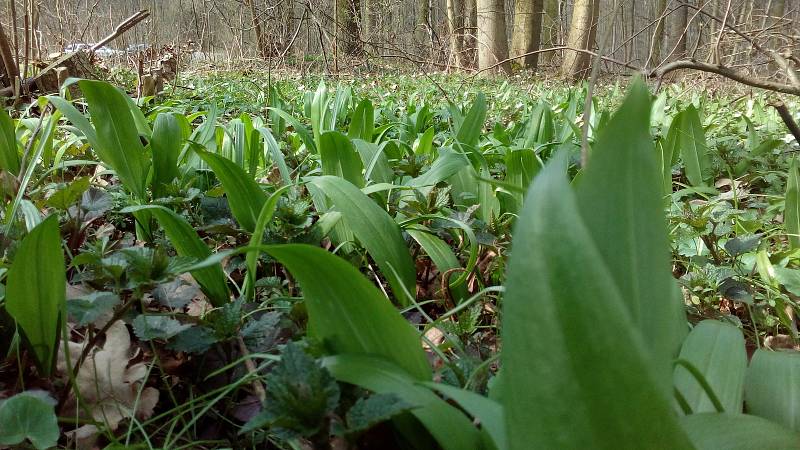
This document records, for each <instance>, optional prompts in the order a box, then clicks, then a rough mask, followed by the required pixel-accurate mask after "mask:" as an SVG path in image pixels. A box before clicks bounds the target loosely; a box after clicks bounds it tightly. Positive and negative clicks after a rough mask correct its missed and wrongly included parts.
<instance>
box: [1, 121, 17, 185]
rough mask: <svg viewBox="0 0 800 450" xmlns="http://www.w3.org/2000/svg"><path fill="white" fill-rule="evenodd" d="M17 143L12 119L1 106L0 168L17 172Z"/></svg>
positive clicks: (13, 172) (15, 173)
mask: <svg viewBox="0 0 800 450" xmlns="http://www.w3.org/2000/svg"><path fill="white" fill-rule="evenodd" d="M19 165H20V161H19V145H18V144H17V136H16V134H15V133H14V121H13V120H12V119H11V116H9V115H8V111H6V110H5V108H3V110H2V111H0V169H3V170H7V171H9V172H11V173H12V174H14V175H17V174H19Z"/></svg>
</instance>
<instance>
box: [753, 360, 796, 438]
mask: <svg viewBox="0 0 800 450" xmlns="http://www.w3.org/2000/svg"><path fill="white" fill-rule="evenodd" d="M798 373H800V353H798V352H773V351H770V350H764V349H758V350H756V352H755V354H754V355H753V358H752V359H751V360H750V367H749V368H748V369H747V378H746V380H745V388H744V400H745V403H746V404H747V411H748V412H749V413H750V414H753V415H756V416H760V417H763V418H765V419H769V420H771V421H773V422H777V423H779V424H781V425H783V426H785V427H788V428H791V429H792V430H794V431H800V409H798V407H797V405H800V387H799V386H798V384H797V374H798Z"/></svg>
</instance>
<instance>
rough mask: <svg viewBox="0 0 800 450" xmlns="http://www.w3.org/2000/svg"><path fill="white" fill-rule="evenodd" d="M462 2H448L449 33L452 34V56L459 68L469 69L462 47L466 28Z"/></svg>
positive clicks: (452, 0) (458, 0)
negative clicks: (464, 27) (464, 28)
mask: <svg viewBox="0 0 800 450" xmlns="http://www.w3.org/2000/svg"><path fill="white" fill-rule="evenodd" d="M463 6H464V4H463V2H462V0H447V32H448V33H449V34H450V55H451V57H452V58H453V59H454V61H455V63H456V64H457V65H458V66H459V67H467V62H466V58H465V57H464V56H465V55H464V46H463V45H462V38H461V37H462V35H463V31H462V27H463V26H464V20H463V15H462V14H463V11H464V8H463Z"/></svg>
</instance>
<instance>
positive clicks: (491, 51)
mask: <svg viewBox="0 0 800 450" xmlns="http://www.w3.org/2000/svg"><path fill="white" fill-rule="evenodd" d="M477 5H478V11H477V12H478V23H477V26H478V68H479V69H486V68H488V67H491V66H494V65H496V64H498V63H499V62H500V61H503V60H506V59H508V39H507V38H506V17H505V8H504V1H503V0H478V1H477ZM500 70H502V71H503V72H505V73H511V64H510V63H509V62H508V61H506V62H505V63H503V64H501V65H499V66H498V67H496V68H495V69H494V70H493V71H495V72H497V71H500Z"/></svg>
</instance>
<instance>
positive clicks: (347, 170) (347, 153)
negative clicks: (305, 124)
mask: <svg viewBox="0 0 800 450" xmlns="http://www.w3.org/2000/svg"><path fill="white" fill-rule="evenodd" d="M319 157H320V159H321V160H322V173H323V174H324V175H334V176H337V177H341V178H344V179H345V180H347V181H349V182H351V183H353V184H354V185H356V186H358V187H360V188H361V187H364V184H365V183H364V174H363V171H364V164H363V163H362V162H361V157H360V156H359V154H358V152H357V151H356V149H355V148H354V147H353V143H352V142H351V141H350V139H349V138H348V137H347V136H345V135H344V134H342V133H340V132H338V131H327V132H325V133H322V135H320V137H319Z"/></svg>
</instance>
